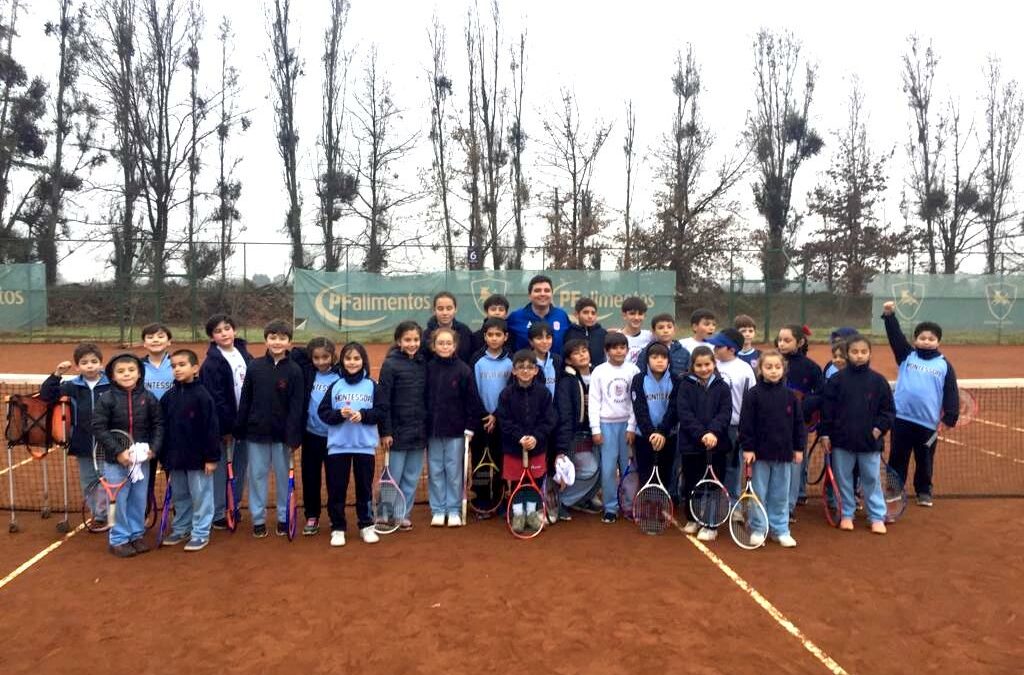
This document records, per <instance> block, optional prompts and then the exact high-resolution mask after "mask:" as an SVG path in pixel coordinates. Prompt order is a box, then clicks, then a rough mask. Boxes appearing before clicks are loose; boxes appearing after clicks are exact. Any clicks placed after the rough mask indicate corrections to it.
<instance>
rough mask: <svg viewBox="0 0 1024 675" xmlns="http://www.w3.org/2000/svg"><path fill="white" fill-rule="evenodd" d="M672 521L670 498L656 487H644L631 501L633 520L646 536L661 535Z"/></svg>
mask: <svg viewBox="0 0 1024 675" xmlns="http://www.w3.org/2000/svg"><path fill="white" fill-rule="evenodd" d="M671 519H672V498H671V497H669V494H668V492H666V491H665V490H663V489H662V488H659V487H656V486H650V487H646V488H644V489H643V490H640V492H638V493H637V495H636V499H635V500H634V501H633V520H634V522H636V524H637V526H638V527H639V528H640V531H641V532H644V533H646V534H661V533H662V532H664V531H665V528H666V527H668V524H669V521H671Z"/></svg>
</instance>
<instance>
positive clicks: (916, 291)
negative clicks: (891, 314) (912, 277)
mask: <svg viewBox="0 0 1024 675" xmlns="http://www.w3.org/2000/svg"><path fill="white" fill-rule="evenodd" d="M924 292H925V286H924V284H922V283H920V282H918V281H901V282H900V283H898V284H893V285H892V295H893V300H894V301H895V302H896V314H897V315H898V316H899V317H900V318H901V319H903V320H904V321H913V320H914V317H916V316H917V313H918V312H919V311H920V310H921V304H922V303H923V302H924Z"/></svg>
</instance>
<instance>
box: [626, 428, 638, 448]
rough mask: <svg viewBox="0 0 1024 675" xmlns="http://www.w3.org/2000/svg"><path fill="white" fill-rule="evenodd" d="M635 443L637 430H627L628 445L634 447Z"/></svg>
mask: <svg viewBox="0 0 1024 675" xmlns="http://www.w3.org/2000/svg"><path fill="white" fill-rule="evenodd" d="M634 443H636V432H635V431H627V432H626V445H628V446H629V447H631V448H632V447H633V444H634Z"/></svg>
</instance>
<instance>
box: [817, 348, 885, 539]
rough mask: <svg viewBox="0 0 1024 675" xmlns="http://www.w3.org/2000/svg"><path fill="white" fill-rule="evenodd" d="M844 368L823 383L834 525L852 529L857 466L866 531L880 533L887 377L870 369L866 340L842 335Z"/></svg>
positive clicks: (823, 430)
mask: <svg viewBox="0 0 1024 675" xmlns="http://www.w3.org/2000/svg"><path fill="white" fill-rule="evenodd" d="M846 339H847V342H846V352H847V359H848V361H847V365H846V368H843V369H842V370H840V371H838V372H837V373H836V374H835V375H833V376H832V378H831V379H830V380H829V381H828V383H827V384H826V385H825V397H824V407H823V414H822V420H821V429H820V434H821V442H822V444H823V446H824V448H825V450H826V451H828V450H829V448H831V450H832V468H833V470H834V471H835V475H836V482H838V483H839V494H840V496H841V498H842V499H841V504H842V513H841V519H840V521H839V529H840V530H852V529H853V516H854V510H855V507H856V500H855V497H854V469H855V468H856V469H857V470H858V474H859V477H860V485H861V489H862V490H863V493H864V502H865V506H866V507H867V512H868V520H869V522H870V523H871V531H872V532H874V533H876V534H885V511H886V508H885V498H884V497H883V496H882V485H881V483H880V482H879V474H880V470H881V458H882V436H883V435H884V434H885V433H886V432H887V431H889V429H890V428H892V423H893V419H894V418H895V409H894V405H893V399H892V390H891V389H890V388H889V382H888V381H887V380H886V379H885V378H884V377H882V376H881V375H879V374H878V373H876V372H875V371H874V370H871V364H870V359H871V343H870V342H869V341H868V339H867V338H866V337H863V336H861V335H854V336H852V337H851V336H847V338H846Z"/></svg>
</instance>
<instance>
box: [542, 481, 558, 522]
mask: <svg viewBox="0 0 1024 675" xmlns="http://www.w3.org/2000/svg"><path fill="white" fill-rule="evenodd" d="M561 503H562V486H561V485H559V484H558V481H556V480H555V479H554V477H552V476H544V510H545V512H546V516H547V518H548V523H549V524H554V523H555V521H557V520H558V507H559V506H560V505H561Z"/></svg>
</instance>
